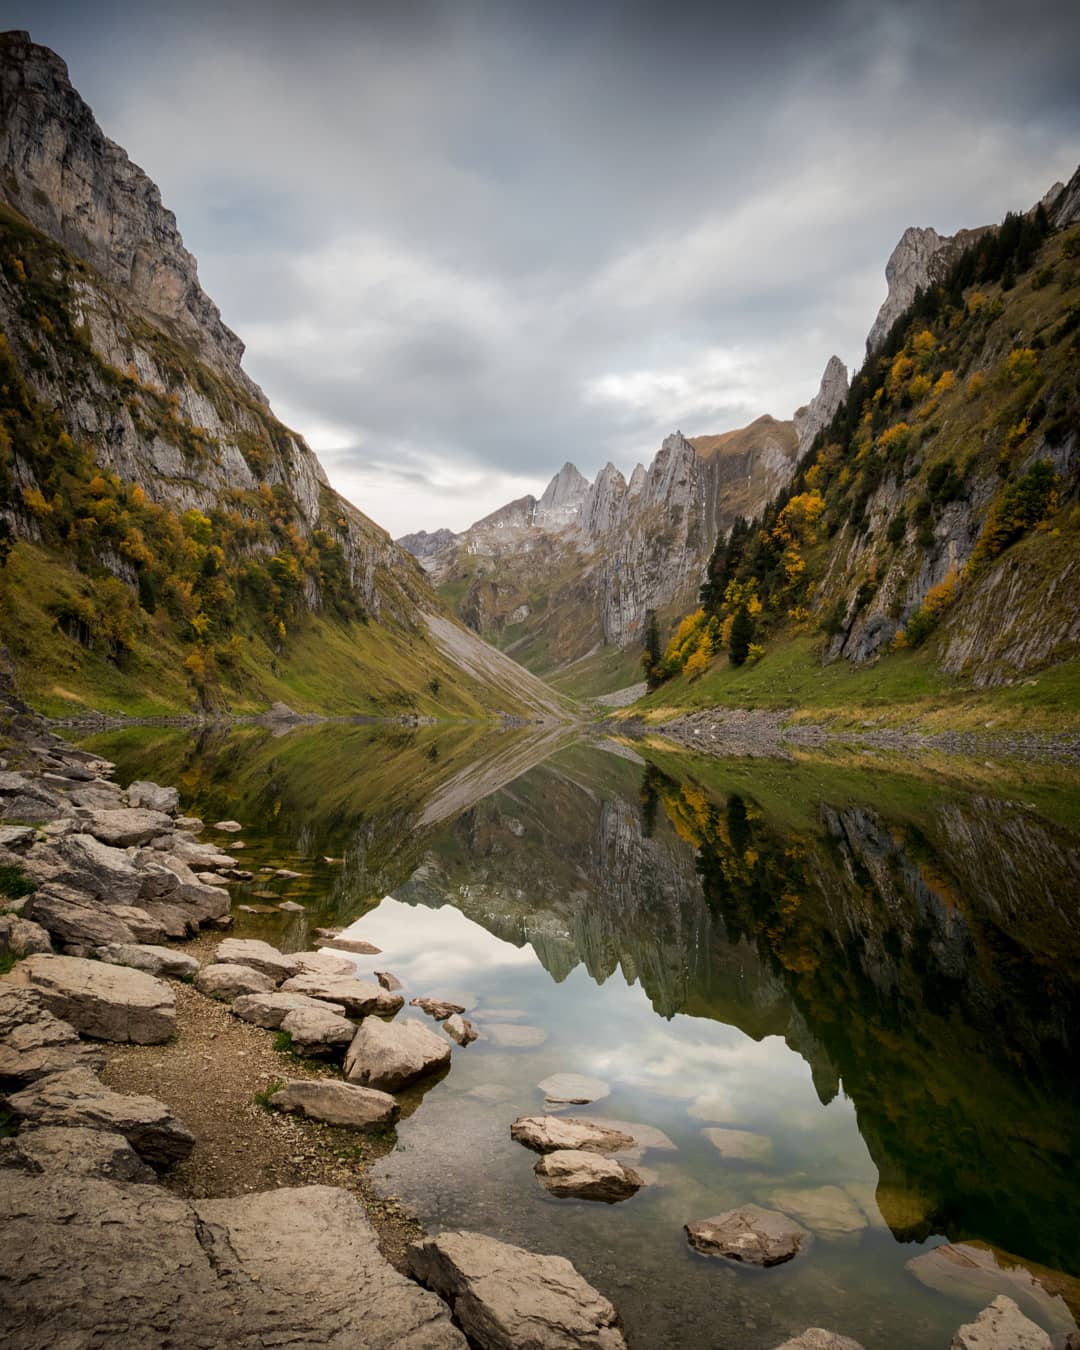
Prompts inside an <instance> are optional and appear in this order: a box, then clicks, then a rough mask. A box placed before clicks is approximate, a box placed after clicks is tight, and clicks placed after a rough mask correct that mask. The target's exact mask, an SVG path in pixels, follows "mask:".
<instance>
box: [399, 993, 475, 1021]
mask: <svg viewBox="0 0 1080 1350" xmlns="http://www.w3.org/2000/svg"><path fill="white" fill-rule="evenodd" d="M409 1007H410V1008H419V1009H420V1011H421V1012H426V1013H427V1015H428V1016H429V1017H434V1019H435V1021H436V1022H445V1021H446V1019H447V1018H448V1017H452V1016H453V1015H454V1013H463V1012H464V1011H465V1009H464V1008H463V1007H462V1005H461V1004H460V1003H446V1002H445V1001H444V1000H443V999H439V998H411V999H409Z"/></svg>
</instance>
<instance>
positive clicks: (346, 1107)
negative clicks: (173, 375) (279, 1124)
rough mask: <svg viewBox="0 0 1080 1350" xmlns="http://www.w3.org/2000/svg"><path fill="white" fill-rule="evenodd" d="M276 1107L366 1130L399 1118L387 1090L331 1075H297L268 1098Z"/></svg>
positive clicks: (326, 1122)
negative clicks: (321, 1076) (331, 1076)
mask: <svg viewBox="0 0 1080 1350" xmlns="http://www.w3.org/2000/svg"><path fill="white" fill-rule="evenodd" d="M270 1105H271V1106H273V1107H275V1108H276V1109H277V1110H278V1111H293V1112H298V1113H299V1114H300V1115H303V1116H308V1117H309V1118H310V1119H311V1120H321V1121H323V1122H325V1124H327V1125H338V1126H341V1127H342V1128H344V1129H349V1130H367V1129H371V1128H372V1127H373V1126H377V1125H392V1124H393V1123H394V1121H395V1120H397V1118H398V1114H399V1107H398V1104H397V1102H396V1101H395V1100H394V1099H393V1097H391V1096H390V1094H389V1093H387V1092H379V1091H377V1090H376V1089H375V1088H366V1087H360V1086H359V1085H358V1084H356V1083H339V1082H337V1081H336V1080H335V1079H332V1078H317V1079H299V1080H297V1081H295V1082H292V1083H286V1084H285V1086H284V1087H283V1088H282V1089H281V1091H280V1092H275V1093H274V1095H273V1096H272V1097H271V1098H270Z"/></svg>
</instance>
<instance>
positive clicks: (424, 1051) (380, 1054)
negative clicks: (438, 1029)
mask: <svg viewBox="0 0 1080 1350" xmlns="http://www.w3.org/2000/svg"><path fill="white" fill-rule="evenodd" d="M449 1063H450V1046H449V1045H448V1044H447V1042H446V1041H445V1040H443V1038H442V1037H441V1036H436V1035H435V1033H434V1032H433V1031H429V1030H428V1029H427V1027H425V1026H422V1025H421V1024H420V1023H419V1022H384V1021H382V1020H381V1019H380V1018H378V1017H366V1018H365V1019H364V1021H363V1022H362V1023H361V1024H360V1029H359V1031H358V1032H357V1033H356V1037H355V1039H354V1040H353V1042H352V1044H351V1045H350V1046H349V1049H348V1052H347V1053H346V1055H345V1077H346V1078H347V1079H348V1080H349V1082H350V1083H361V1084H363V1085H364V1086H366V1087H373V1088H381V1089H382V1091H384V1092H397V1091H399V1089H401V1088H403V1087H407V1086H408V1085H409V1084H410V1083H414V1082H416V1080H417V1079H419V1078H424V1077H426V1076H427V1075H428V1074H431V1073H434V1072H435V1071H436V1070H437V1069H441V1068H443V1067H444V1066H445V1065H447V1064H449Z"/></svg>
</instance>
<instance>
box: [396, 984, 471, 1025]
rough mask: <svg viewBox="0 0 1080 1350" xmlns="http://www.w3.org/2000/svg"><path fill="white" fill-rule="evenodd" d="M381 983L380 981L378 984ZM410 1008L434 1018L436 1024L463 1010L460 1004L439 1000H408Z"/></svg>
mask: <svg viewBox="0 0 1080 1350" xmlns="http://www.w3.org/2000/svg"><path fill="white" fill-rule="evenodd" d="M381 983H382V981H380V984H381ZM409 1007H410V1008H419V1009H420V1011H421V1012H426V1013H427V1015H428V1016H429V1017H434V1019H435V1021H436V1022H445V1021H446V1019H447V1018H448V1017H452V1016H453V1015H454V1014H455V1013H463V1012H464V1011H465V1009H464V1008H463V1007H462V1005H461V1004H460V1003H447V1002H446V1001H445V1000H444V999H440V998H411V999H409Z"/></svg>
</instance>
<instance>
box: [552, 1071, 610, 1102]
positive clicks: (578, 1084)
mask: <svg viewBox="0 0 1080 1350" xmlns="http://www.w3.org/2000/svg"><path fill="white" fill-rule="evenodd" d="M537 1086H538V1087H539V1088H540V1091H541V1092H542V1093H543V1094H544V1097H545V1098H546V1100H547V1101H549V1102H552V1103H553V1104H554V1105H568V1106H586V1105H587V1104H588V1103H589V1102H598V1101H601V1100H602V1099H603V1098H604V1097H607V1096H609V1095H610V1094H611V1089H610V1088H609V1087H608V1085H607V1084H606V1083H605V1082H603V1080H602V1079H599V1078H587V1077H586V1076H585V1075H584V1074H581V1073H553V1074H552V1075H551V1076H550V1077H549V1078H545V1079H543V1080H542V1081H541V1082H540V1083H538V1084H537Z"/></svg>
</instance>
